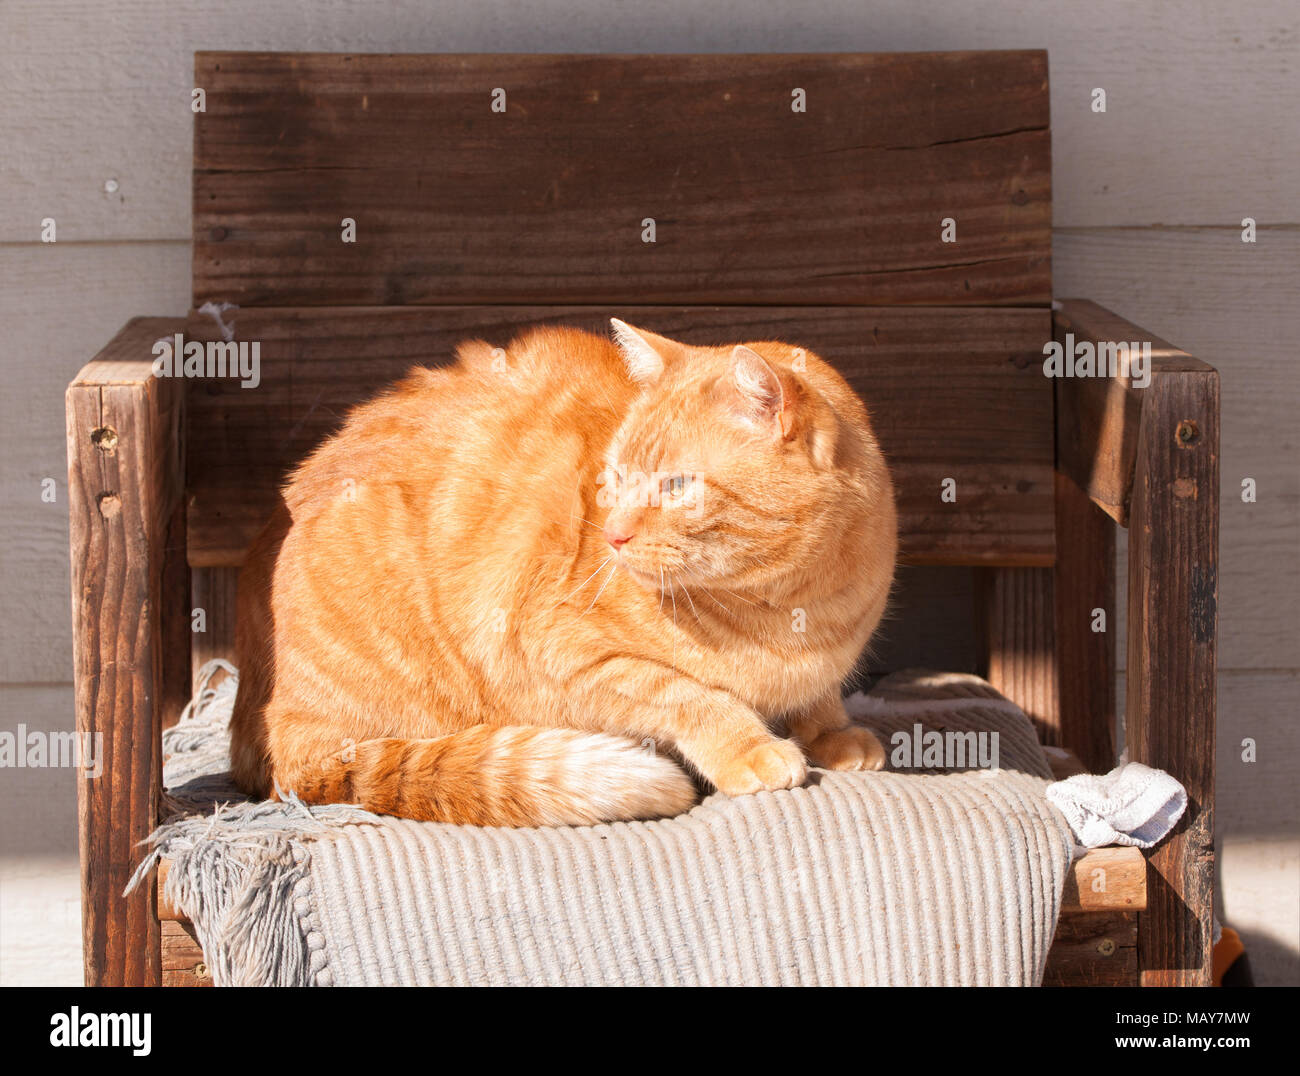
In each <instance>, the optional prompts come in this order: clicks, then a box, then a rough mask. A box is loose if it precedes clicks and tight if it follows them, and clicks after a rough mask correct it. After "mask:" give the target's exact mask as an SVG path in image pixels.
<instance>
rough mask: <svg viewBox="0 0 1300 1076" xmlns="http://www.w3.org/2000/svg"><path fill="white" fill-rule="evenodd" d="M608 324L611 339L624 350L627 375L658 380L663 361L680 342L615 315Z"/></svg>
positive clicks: (647, 381) (648, 381)
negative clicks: (633, 325)
mask: <svg viewBox="0 0 1300 1076" xmlns="http://www.w3.org/2000/svg"><path fill="white" fill-rule="evenodd" d="M609 324H610V326H611V327H612V328H613V330H614V343H616V344H617V345H618V349H619V350H620V351H621V352H623V361H624V363H626V364H627V374H628V377H630V378H631V379H632V380H633V381H638V382H640V383H641V384H643V385H651V384H654V382H656V381H658V380H659V377H660V375H661V374H662V373H663V372H664V364H665V363H667V362H669V361H671V360H672V358H673V357H674V356H675V355H676V353H677V352H678V351H680V350H681V345H680V344H678V343H677V342H676V341H673V340H669V339H668V338H667V337H665V336H658V335H657V334H655V333H652V332H647V331H646V330H645V329H634V328H633V327H632V326H631V325H629V324H628V323H627V322H626V321H619V319H618V318H610V319H609Z"/></svg>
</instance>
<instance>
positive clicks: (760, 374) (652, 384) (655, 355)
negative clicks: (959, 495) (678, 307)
mask: <svg viewBox="0 0 1300 1076" xmlns="http://www.w3.org/2000/svg"><path fill="white" fill-rule="evenodd" d="M613 327H614V340H615V343H616V345H617V346H618V348H619V350H620V351H621V352H622V356H623V360H624V363H625V365H626V368H627V373H628V376H629V377H630V378H631V379H632V380H634V381H635V382H637V383H638V384H639V385H640V387H641V392H640V394H639V396H638V397H637V399H636V400H635V402H634V403H633V405H632V406H631V408H630V410H629V412H628V414H627V417H626V419H625V420H624V422H623V423H622V425H621V426H620V428H619V430H618V432H617V433H616V435H615V436H614V438H613V440H612V441H611V443H610V445H609V448H608V450H607V452H606V456H605V460H604V463H605V468H604V470H603V471H602V474H601V476H600V483H601V488H600V490H599V493H598V497H597V500H598V504H600V505H601V506H602V507H605V508H607V509H608V513H607V514H606V516H605V517H604V520H603V522H604V535H605V540H606V541H607V542H608V543H609V545H610V547H611V550H612V551H613V552H614V553H615V554H616V556H617V557H618V560H619V563H620V565H621V566H622V567H623V568H624V569H626V570H627V571H628V573H629V574H630V575H631V576H632V577H633V578H635V579H636V580H637V581H638V582H641V583H642V584H644V585H645V586H647V587H650V588H652V589H654V588H659V587H661V586H663V585H666V584H669V583H674V582H675V583H678V584H684V585H686V586H687V587H690V586H693V585H699V586H705V587H709V586H715V587H718V588H725V589H730V590H732V591H736V592H742V591H749V592H752V593H756V594H760V595H761V594H767V593H776V592H788V591H789V589H790V585H791V581H792V580H797V579H803V578H806V577H808V575H809V573H811V572H816V570H817V567H818V561H819V558H822V557H824V556H826V555H827V553H828V551H829V549H830V547H831V546H832V545H833V544H834V542H835V538H836V536H837V535H842V534H843V533H844V532H845V531H846V530H847V529H859V530H860V529H861V528H862V527H863V526H864V524H865V522H866V517H867V516H868V515H869V514H870V513H871V512H872V511H873V509H874V508H875V507H879V505H878V504H876V505H873V501H877V502H878V501H879V499H880V498H881V497H892V492H891V490H890V487H889V481H888V476H887V473H886V472H885V468H884V462H883V460H882V458H881V456H880V453H879V451H878V449H877V447H876V443H875V440H874V438H873V436H872V434H871V431H870V426H869V424H868V420H867V414H866V409H865V408H864V407H863V405H862V402H861V401H860V400H859V399H858V398H857V396H856V395H855V394H854V393H853V390H852V389H851V388H849V386H848V384H847V383H846V382H845V381H844V379H843V378H841V377H840V376H839V374H837V373H836V372H835V371H834V370H833V369H832V368H831V367H830V366H829V365H827V364H826V363H825V362H823V361H822V360H821V359H819V358H818V357H817V356H816V355H813V354H812V353H811V352H809V351H807V350H806V349H802V348H796V347H793V346H791V345H789V344H783V343H777V342H771V341H767V342H755V343H750V344H738V345H734V346H726V347H692V346H689V345H686V344H682V343H679V342H677V341H674V340H669V339H667V338H666V337H663V336H659V335H656V334H654V333H651V332H647V331H645V330H643V329H636V328H633V327H632V326H630V325H627V324H625V323H624V322H621V321H618V320H614V321H613ZM888 511H889V513H890V515H891V518H892V502H891V504H890V505H889V506H888Z"/></svg>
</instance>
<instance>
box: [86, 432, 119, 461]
mask: <svg viewBox="0 0 1300 1076" xmlns="http://www.w3.org/2000/svg"><path fill="white" fill-rule="evenodd" d="M90 443H91V444H92V445H94V446H95V447H96V448H97V449H99V450H100V451H101V452H106V453H107V454H108V455H110V456H111V455H113V453H114V452H116V451H117V430H115V429H113V427H112V426H100V427H98V428H96V429H93V430H91V431H90Z"/></svg>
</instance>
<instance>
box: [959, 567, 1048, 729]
mask: <svg viewBox="0 0 1300 1076" xmlns="http://www.w3.org/2000/svg"><path fill="white" fill-rule="evenodd" d="M975 583H976V590H975V600H976V607H977V608H976V629H977V637H978V646H979V650H980V672H981V675H982V676H983V677H984V678H985V679H986V680H987V681H988V682H989V683H990V684H992V685H993V686H994V687H995V688H997V689H998V691H1000V692H1001V693H1002V694H1003V695H1005V696H1006V697H1007V698H1008V699H1010V700H1011V701H1012V702H1014V703H1015V704H1016V705H1017V706H1019V707H1020V708H1021V709H1022V710H1024V711H1025V714H1026V715H1027V716H1028V717H1029V719H1030V720H1031V721H1032V722H1033V723H1034V730H1035V731H1036V732H1037V733H1038V739H1039V741H1040V742H1041V743H1044V744H1050V745H1052V746H1060V745H1061V744H1062V742H1063V741H1062V739H1061V708H1060V701H1059V698H1058V680H1057V668H1056V628H1055V620H1054V616H1053V600H1054V599H1053V587H1052V569H1050V568H981V569H979V570H977V572H976V576H975Z"/></svg>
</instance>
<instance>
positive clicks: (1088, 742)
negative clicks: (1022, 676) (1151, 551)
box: [1052, 472, 1117, 773]
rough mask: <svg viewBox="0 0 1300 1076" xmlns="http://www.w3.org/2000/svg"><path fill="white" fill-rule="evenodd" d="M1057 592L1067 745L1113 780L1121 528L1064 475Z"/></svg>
mask: <svg viewBox="0 0 1300 1076" xmlns="http://www.w3.org/2000/svg"><path fill="white" fill-rule="evenodd" d="M1052 589H1053V594H1054V600H1055V627H1056V632H1055V634H1056V683H1057V702H1058V706H1059V727H1060V737H1061V743H1062V744H1064V745H1065V746H1067V747H1069V748H1071V749H1072V750H1073V751H1074V752H1075V754H1076V755H1078V757H1079V759H1080V761H1081V762H1082V763H1083V765H1084V767H1085V769H1086V770H1087V771H1088V772H1089V773H1106V772H1107V771H1108V770H1110V769H1111V768H1112V767H1113V766H1114V764H1115V712H1116V711H1115V649H1116V648H1115V630H1116V627H1117V624H1116V617H1117V610H1116V608H1115V525H1114V524H1113V523H1112V522H1111V520H1110V517H1109V516H1107V515H1106V514H1105V512H1103V511H1102V510H1101V509H1100V508H1098V507H1097V506H1096V505H1095V504H1093V503H1092V501H1091V500H1090V499H1089V498H1088V495H1087V494H1086V493H1084V492H1083V491H1082V490H1081V489H1079V487H1078V486H1076V485H1075V484H1074V483H1073V482H1072V481H1071V480H1070V479H1068V478H1066V477H1065V476H1064V475H1062V474H1060V473H1059V472H1058V473H1057V475H1056V565H1055V567H1054V568H1053V569H1052ZM1097 610H1100V611H1101V616H1100V617H1098V615H1097V612H1096V611H1097ZM1095 627H1097V628H1100V629H1101V630H1094V628H1095Z"/></svg>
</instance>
